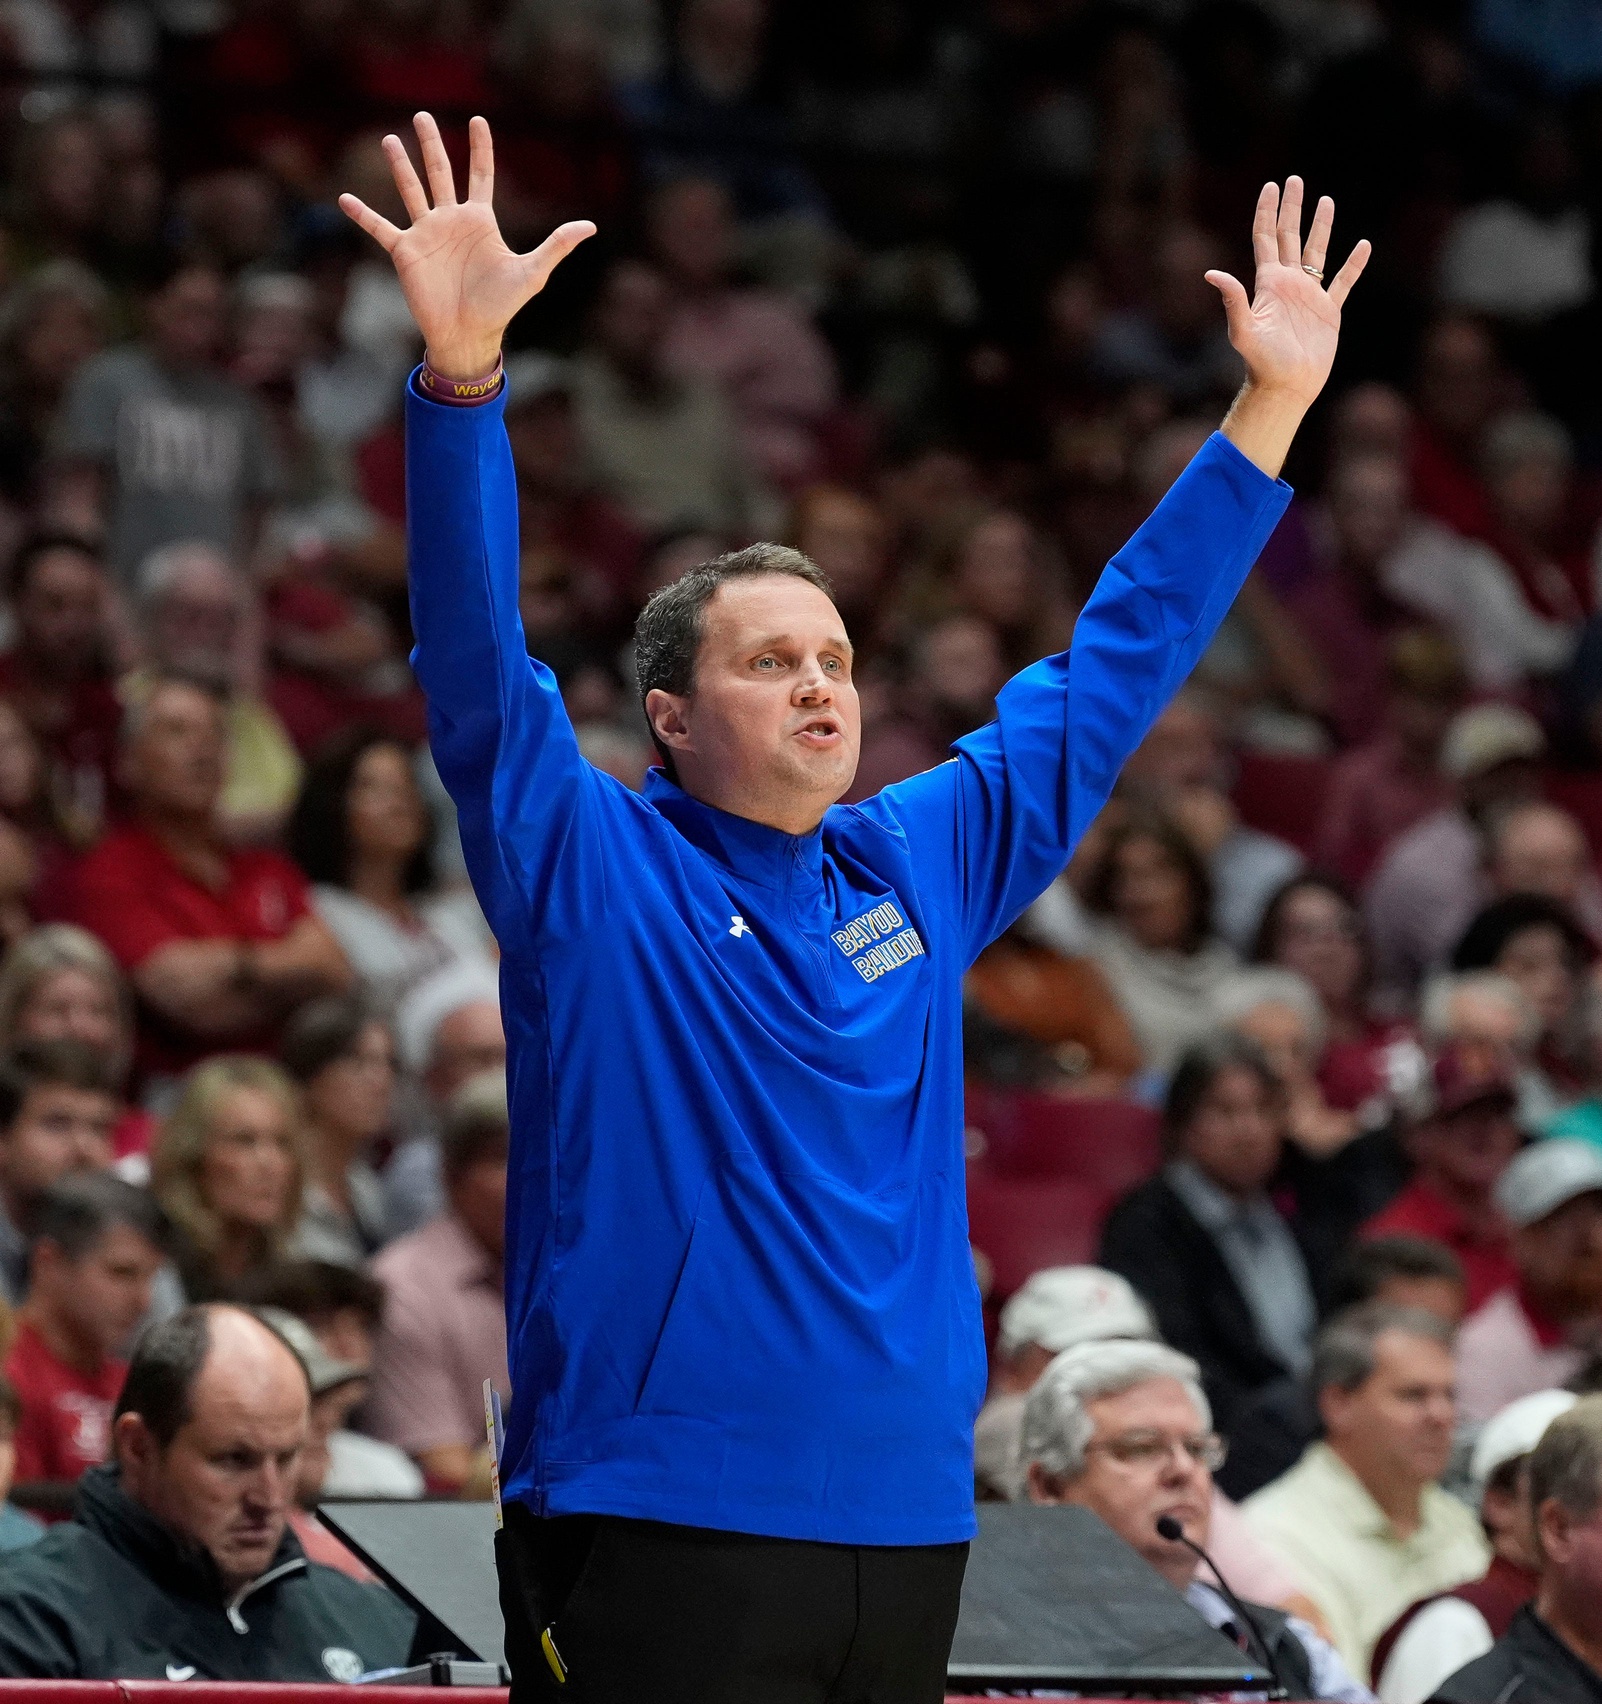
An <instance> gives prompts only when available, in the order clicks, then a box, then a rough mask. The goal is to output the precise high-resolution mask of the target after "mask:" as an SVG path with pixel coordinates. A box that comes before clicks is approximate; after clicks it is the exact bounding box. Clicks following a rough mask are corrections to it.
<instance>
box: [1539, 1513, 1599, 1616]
mask: <svg viewBox="0 0 1602 1704" xmlns="http://www.w3.org/2000/svg"><path fill="white" fill-rule="evenodd" d="M1536 1523H1537V1525H1538V1527H1539V1529H1540V1534H1541V1553H1542V1554H1543V1555H1544V1557H1545V1561H1546V1566H1545V1568H1544V1569H1543V1570H1542V1597H1543V1598H1545V1597H1546V1596H1547V1594H1548V1592H1552V1591H1556V1592H1560V1593H1561V1594H1562V1596H1563V1597H1564V1598H1565V1599H1566V1600H1567V1603H1568V1604H1569V1605H1573V1606H1581V1605H1583V1606H1584V1609H1585V1610H1589V1611H1591V1612H1593V1613H1594V1606H1595V1605H1596V1604H1597V1603H1598V1602H1599V1601H1602V1507H1598V1508H1596V1509H1594V1510H1593V1511H1592V1512H1591V1513H1590V1514H1589V1515H1588V1516H1587V1517H1586V1518H1585V1519H1584V1520H1578V1519H1576V1518H1575V1516H1573V1515H1572V1514H1570V1513H1569V1511H1568V1510H1567V1509H1565V1508H1564V1507H1563V1505H1562V1504H1561V1503H1559V1502H1558V1501H1557V1499H1556V1498H1555V1497H1548V1498H1547V1499H1546V1501H1545V1502H1544V1503H1543V1504H1542V1505H1541V1507H1540V1508H1539V1509H1538V1510H1537V1511H1536ZM1582 1613H1584V1611H1582Z"/></svg>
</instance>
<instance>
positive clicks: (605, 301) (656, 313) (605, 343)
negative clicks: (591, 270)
mask: <svg viewBox="0 0 1602 1704" xmlns="http://www.w3.org/2000/svg"><path fill="white" fill-rule="evenodd" d="M667 312H668V291H667V283H666V281H665V280H664V279H663V277H662V275H661V274H660V273H659V272H656V271H655V270H653V269H652V268H651V267H648V266H639V265H636V264H633V263H630V262H627V261H625V262H624V263H623V264H622V265H620V266H618V267H616V268H615V269H614V270H613V272H612V274H611V276H610V277H609V278H608V279H607V281H606V285H605V288H604V289H603V290H602V292H601V302H600V306H599V308H598V309H597V310H596V315H595V334H596V338H597V340H598V341H599V342H600V344H601V347H602V348H603V349H605V351H606V353H607V354H608V355H609V356H610V357H611V358H612V360H613V361H614V362H615V363H616V364H617V365H618V366H619V367H621V368H622V369H623V370H624V371H625V372H631V373H632V372H638V373H645V372H649V371H650V370H651V369H653V368H654V366H655V363H656V357H657V352H658V350H659V349H660V348H661V345H662V338H663V335H664V333H665V332H666V330H667Z"/></svg>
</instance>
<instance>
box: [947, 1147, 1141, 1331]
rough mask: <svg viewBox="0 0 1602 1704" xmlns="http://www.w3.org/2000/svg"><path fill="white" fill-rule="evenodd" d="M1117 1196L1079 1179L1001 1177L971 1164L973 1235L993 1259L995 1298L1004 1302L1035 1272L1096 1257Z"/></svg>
mask: <svg viewBox="0 0 1602 1704" xmlns="http://www.w3.org/2000/svg"><path fill="white" fill-rule="evenodd" d="M1110 1200H1111V1197H1110V1196H1109V1194H1108V1192H1107V1191H1106V1190H1104V1189H1099V1188H1097V1186H1096V1185H1095V1184H1092V1183H1085V1182H1083V1181H1082V1180H1081V1179H1079V1178H1065V1177H1058V1178H1039V1177H1000V1176H997V1175H996V1173H995V1172H993V1171H992V1170H991V1169H990V1168H989V1167H988V1166H986V1165H985V1164H984V1163H983V1162H982V1161H971V1162H970V1163H969V1166H968V1239H969V1241H970V1242H971V1243H972V1244H973V1246H974V1248H975V1249H977V1250H978V1251H979V1253H980V1254H982V1255H983V1256H984V1257H985V1259H986V1261H988V1262H989V1265H990V1269H991V1273H992V1275H993V1277H992V1288H991V1292H990V1300H991V1301H992V1302H1003V1301H1005V1300H1006V1299H1007V1297H1008V1296H1010V1295H1011V1294H1012V1293H1013V1291H1014V1290H1016V1289H1017V1288H1018V1286H1019V1285H1020V1284H1022V1283H1023V1282H1024V1280H1025V1279H1026V1278H1028V1277H1029V1275H1030V1274H1031V1273H1033V1272H1039V1271H1041V1270H1042V1269H1043V1268H1045V1267H1047V1266H1082V1265H1084V1264H1085V1263H1086V1262H1088V1261H1091V1260H1094V1259H1095V1256H1096V1244H1097V1241H1098V1239H1099V1238H1100V1236H1101V1222H1102V1220H1103V1218H1104V1217H1105V1216H1106V1212H1107V1207H1108V1205H1109V1202H1110Z"/></svg>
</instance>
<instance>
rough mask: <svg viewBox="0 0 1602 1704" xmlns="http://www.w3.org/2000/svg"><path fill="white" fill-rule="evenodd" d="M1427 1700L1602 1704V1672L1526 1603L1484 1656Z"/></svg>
mask: <svg viewBox="0 0 1602 1704" xmlns="http://www.w3.org/2000/svg"><path fill="white" fill-rule="evenodd" d="M1430 1704H1602V1675H1599V1674H1598V1673H1597V1672H1596V1670H1595V1669H1594V1668H1592V1667H1591V1666H1590V1664H1589V1663H1584V1662H1581V1660H1580V1659H1579V1658H1578V1657H1577V1656H1575V1654H1574V1652H1573V1651H1571V1650H1570V1649H1569V1648H1568V1646H1567V1645H1565V1644H1564V1643H1563V1641H1562V1640H1561V1639H1559V1638H1558V1636H1557V1635H1556V1634H1555V1633H1554V1632H1553V1631H1552V1630H1551V1628H1549V1627H1548V1626H1547V1624H1546V1623H1545V1622H1544V1621H1543V1620H1542V1619H1541V1618H1540V1616H1538V1615H1537V1614H1536V1613H1535V1611H1534V1609H1533V1608H1531V1607H1530V1605H1528V1604H1526V1605H1525V1606H1524V1608H1523V1609H1521V1610H1520V1611H1519V1612H1518V1614H1517V1615H1515V1616H1514V1617H1513V1625H1512V1626H1511V1627H1509V1628H1508V1630H1507V1632H1506V1633H1504V1634H1503V1635H1502V1637H1501V1638H1500V1639H1498V1640H1497V1642H1496V1643H1495V1644H1494V1645H1493V1646H1492V1647H1491V1648H1490V1650H1488V1651H1487V1652H1486V1653H1485V1655H1484V1656H1483V1657H1476V1658H1475V1659H1474V1661H1473V1662H1471V1663H1465V1664H1464V1666H1463V1667H1462V1668H1460V1669H1459V1670H1458V1671H1457V1673H1456V1674H1454V1675H1450V1676H1448V1678H1447V1679H1445V1680H1443V1681H1442V1682H1441V1684H1440V1685H1439V1686H1438V1687H1436V1689H1435V1694H1434V1697H1433V1698H1432V1699H1431V1700H1430Z"/></svg>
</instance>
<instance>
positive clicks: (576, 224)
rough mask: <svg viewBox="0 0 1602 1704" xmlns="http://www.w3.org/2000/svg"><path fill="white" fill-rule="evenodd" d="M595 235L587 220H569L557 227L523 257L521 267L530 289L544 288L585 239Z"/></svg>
mask: <svg viewBox="0 0 1602 1704" xmlns="http://www.w3.org/2000/svg"><path fill="white" fill-rule="evenodd" d="M594 235H595V226H594V225H592V224H591V223H590V221H589V220H588V219H570V220H569V221H568V222H567V224H565V225H558V226H557V227H556V229H555V230H554V231H552V232H551V234H550V235H549V236H548V237H547V238H546V239H545V241H544V242H542V243H541V244H540V246H539V247H538V248H537V249H534V250H533V251H532V252H531V253H529V254H526V255H524V256H523V267H524V272H525V275H526V277H527V278H528V281H529V285H530V287H531V288H532V289H533V290H535V291H540V290H543V289H544V288H545V281H546V279H547V278H549V277H550V276H551V274H552V273H553V272H554V271H555V270H556V269H557V267H558V266H559V265H560V264H561V263H562V262H563V261H564V260H566V259H567V257H568V256H569V255H570V254H571V253H572V252H573V250H574V249H576V248H577V247H578V246H579V244H580V243H581V242H583V241H584V240H585V239H586V238H587V237H593V236H594Z"/></svg>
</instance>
